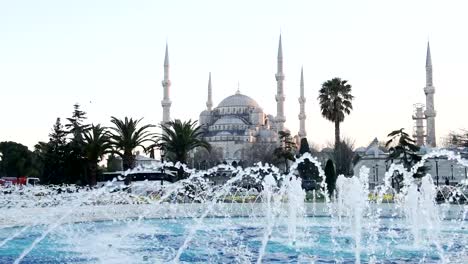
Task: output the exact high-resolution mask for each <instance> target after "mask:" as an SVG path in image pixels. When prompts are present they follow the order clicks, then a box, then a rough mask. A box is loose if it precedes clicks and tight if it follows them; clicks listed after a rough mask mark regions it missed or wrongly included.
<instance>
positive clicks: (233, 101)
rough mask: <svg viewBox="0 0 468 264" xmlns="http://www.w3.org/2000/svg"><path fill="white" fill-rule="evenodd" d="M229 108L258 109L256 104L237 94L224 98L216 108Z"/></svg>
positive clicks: (245, 96) (250, 99)
mask: <svg viewBox="0 0 468 264" xmlns="http://www.w3.org/2000/svg"><path fill="white" fill-rule="evenodd" d="M231 106H244V107H255V108H258V107H259V106H258V104H257V102H255V100H254V99H252V98H250V97H248V96H247V95H243V94H240V93H239V92H237V93H236V94H235V95H231V96H228V97H226V98H224V100H223V101H221V103H219V105H218V107H231Z"/></svg>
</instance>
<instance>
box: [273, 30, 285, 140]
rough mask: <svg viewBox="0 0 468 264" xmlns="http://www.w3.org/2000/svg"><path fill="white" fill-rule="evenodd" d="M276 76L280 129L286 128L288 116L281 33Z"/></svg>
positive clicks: (277, 114)
mask: <svg viewBox="0 0 468 264" xmlns="http://www.w3.org/2000/svg"><path fill="white" fill-rule="evenodd" d="M275 78H276V97H275V99H276V118H275V122H276V129H277V130H278V131H283V130H284V122H286V117H285V116H284V99H285V98H284V91H283V80H284V74H283V46H282V44H281V34H280V38H279V46H278V64H277V72H276V74H275Z"/></svg>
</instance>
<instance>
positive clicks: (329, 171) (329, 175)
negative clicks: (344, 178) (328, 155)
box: [325, 160, 336, 197]
mask: <svg viewBox="0 0 468 264" xmlns="http://www.w3.org/2000/svg"><path fill="white" fill-rule="evenodd" d="M325 182H326V183H327V190H328V195H330V197H331V196H332V195H333V193H334V192H335V189H336V172H335V166H334V165H333V161H332V160H328V161H327V164H326V165H325Z"/></svg>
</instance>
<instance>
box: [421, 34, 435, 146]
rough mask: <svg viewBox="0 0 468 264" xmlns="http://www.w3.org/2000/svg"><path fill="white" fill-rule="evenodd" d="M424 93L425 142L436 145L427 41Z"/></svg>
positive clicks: (432, 90)
mask: <svg viewBox="0 0 468 264" xmlns="http://www.w3.org/2000/svg"><path fill="white" fill-rule="evenodd" d="M424 93H425V94H426V111H424V115H425V116H426V124H427V137H426V143H427V145H428V146H430V147H436V135H435V116H436V111H435V109H434V93H435V88H434V86H433V85H432V60H431V48H430V46H429V42H428V43H427V55H426V87H425V88H424Z"/></svg>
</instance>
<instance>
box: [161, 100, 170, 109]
mask: <svg viewBox="0 0 468 264" xmlns="http://www.w3.org/2000/svg"><path fill="white" fill-rule="evenodd" d="M161 105H162V107H169V106H171V105H172V101H171V100H169V99H164V100H162V101H161Z"/></svg>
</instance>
